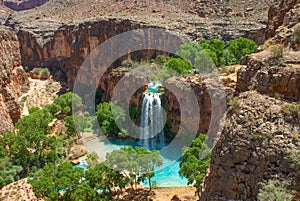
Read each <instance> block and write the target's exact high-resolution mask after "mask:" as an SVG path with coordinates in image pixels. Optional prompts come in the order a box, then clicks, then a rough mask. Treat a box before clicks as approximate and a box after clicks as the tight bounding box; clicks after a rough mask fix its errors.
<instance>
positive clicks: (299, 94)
mask: <svg viewBox="0 0 300 201" xmlns="http://www.w3.org/2000/svg"><path fill="white" fill-rule="evenodd" d="M241 63H242V64H243V65H244V67H242V68H241V69H240V70H239V72H238V79H237V91H238V92H242V91H248V90H253V89H255V90H257V91H258V92H260V93H264V94H268V95H271V96H274V95H275V94H278V95H280V96H281V97H282V98H288V99H292V100H300V54H298V53H296V52H286V53H285V55H284V57H283V58H275V57H273V56H272V53H271V52H268V51H264V52H259V53H256V54H252V55H248V56H245V57H244V58H243V59H242V61H241Z"/></svg>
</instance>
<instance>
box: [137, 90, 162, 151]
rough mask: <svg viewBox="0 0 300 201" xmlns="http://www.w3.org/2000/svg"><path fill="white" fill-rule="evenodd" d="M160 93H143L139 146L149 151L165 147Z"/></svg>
mask: <svg viewBox="0 0 300 201" xmlns="http://www.w3.org/2000/svg"><path fill="white" fill-rule="evenodd" d="M160 95H161V94H160V93H145V94H144V96H143V102H142V111H141V124H140V126H141V129H140V145H141V146H142V147H144V148H147V149H149V150H153V149H161V148H162V147H164V145H165V135H164V130H163V127H164V122H165V121H164V109H163V107H162V105H161V100H160Z"/></svg>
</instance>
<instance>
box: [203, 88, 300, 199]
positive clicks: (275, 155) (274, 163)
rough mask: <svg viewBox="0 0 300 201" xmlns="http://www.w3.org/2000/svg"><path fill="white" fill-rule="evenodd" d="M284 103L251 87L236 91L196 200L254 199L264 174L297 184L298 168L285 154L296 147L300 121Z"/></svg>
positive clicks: (299, 144) (298, 148) (299, 142)
mask: <svg viewBox="0 0 300 201" xmlns="http://www.w3.org/2000/svg"><path fill="white" fill-rule="evenodd" d="M284 104H285V103H284V102H283V101H281V100H276V99H275V98H270V97H268V96H265V95H261V94H258V93H257V92H255V91H250V92H244V93H242V94H240V96H239V98H238V100H237V102H236V103H235V104H234V105H232V106H231V107H230V108H229V110H228V112H227V116H226V120H225V122H224V127H223V129H222V131H221V135H220V138H219V140H218V141H217V143H216V145H215V147H214V149H213V152H212V159H211V164H210V170H209V173H208V176H207V177H206V178H205V182H204V186H203V192H202V196H201V200H202V201H204V200H218V201H219V200H220V201H221V200H256V198H257V194H258V191H259V188H260V187H261V186H260V184H259V183H260V182H264V181H267V180H269V179H278V180H279V181H290V187H291V188H292V189H295V190H298V191H299V190H300V189H299V186H300V184H299V181H300V171H299V170H297V169H295V168H294V166H293V164H291V163H290V161H289V159H288V156H289V155H290V154H291V152H293V151H300V140H299V129H300V127H299V124H298V123H297V120H295V121H294V122H291V121H290V117H288V116H286V115H285V114H283V113H282V112H281V107H282V105H284Z"/></svg>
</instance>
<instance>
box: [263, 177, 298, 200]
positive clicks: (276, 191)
mask: <svg viewBox="0 0 300 201" xmlns="http://www.w3.org/2000/svg"><path fill="white" fill-rule="evenodd" d="M260 184H261V185H262V189H261V191H260V192H259V194H258V200H260V201H265V200H278V201H284V200H292V198H293V195H294V193H295V192H294V191H290V190H288V189H287V186H288V182H282V181H278V180H269V181H268V183H266V184H264V183H260Z"/></svg>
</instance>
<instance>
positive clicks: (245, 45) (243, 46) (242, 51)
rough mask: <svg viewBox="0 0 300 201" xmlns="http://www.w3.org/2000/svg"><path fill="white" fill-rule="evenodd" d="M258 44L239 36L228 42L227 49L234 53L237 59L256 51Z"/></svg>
mask: <svg viewBox="0 0 300 201" xmlns="http://www.w3.org/2000/svg"><path fill="white" fill-rule="evenodd" d="M257 48H258V45H257V44H256V43H255V42H254V41H252V40H250V39H247V38H244V37H240V38H238V39H236V40H232V41H230V42H228V47H227V49H228V51H229V52H230V53H231V54H233V55H234V57H235V59H236V61H239V60H240V59H241V58H242V56H244V55H246V54H251V53H254V52H256V50H257Z"/></svg>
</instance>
